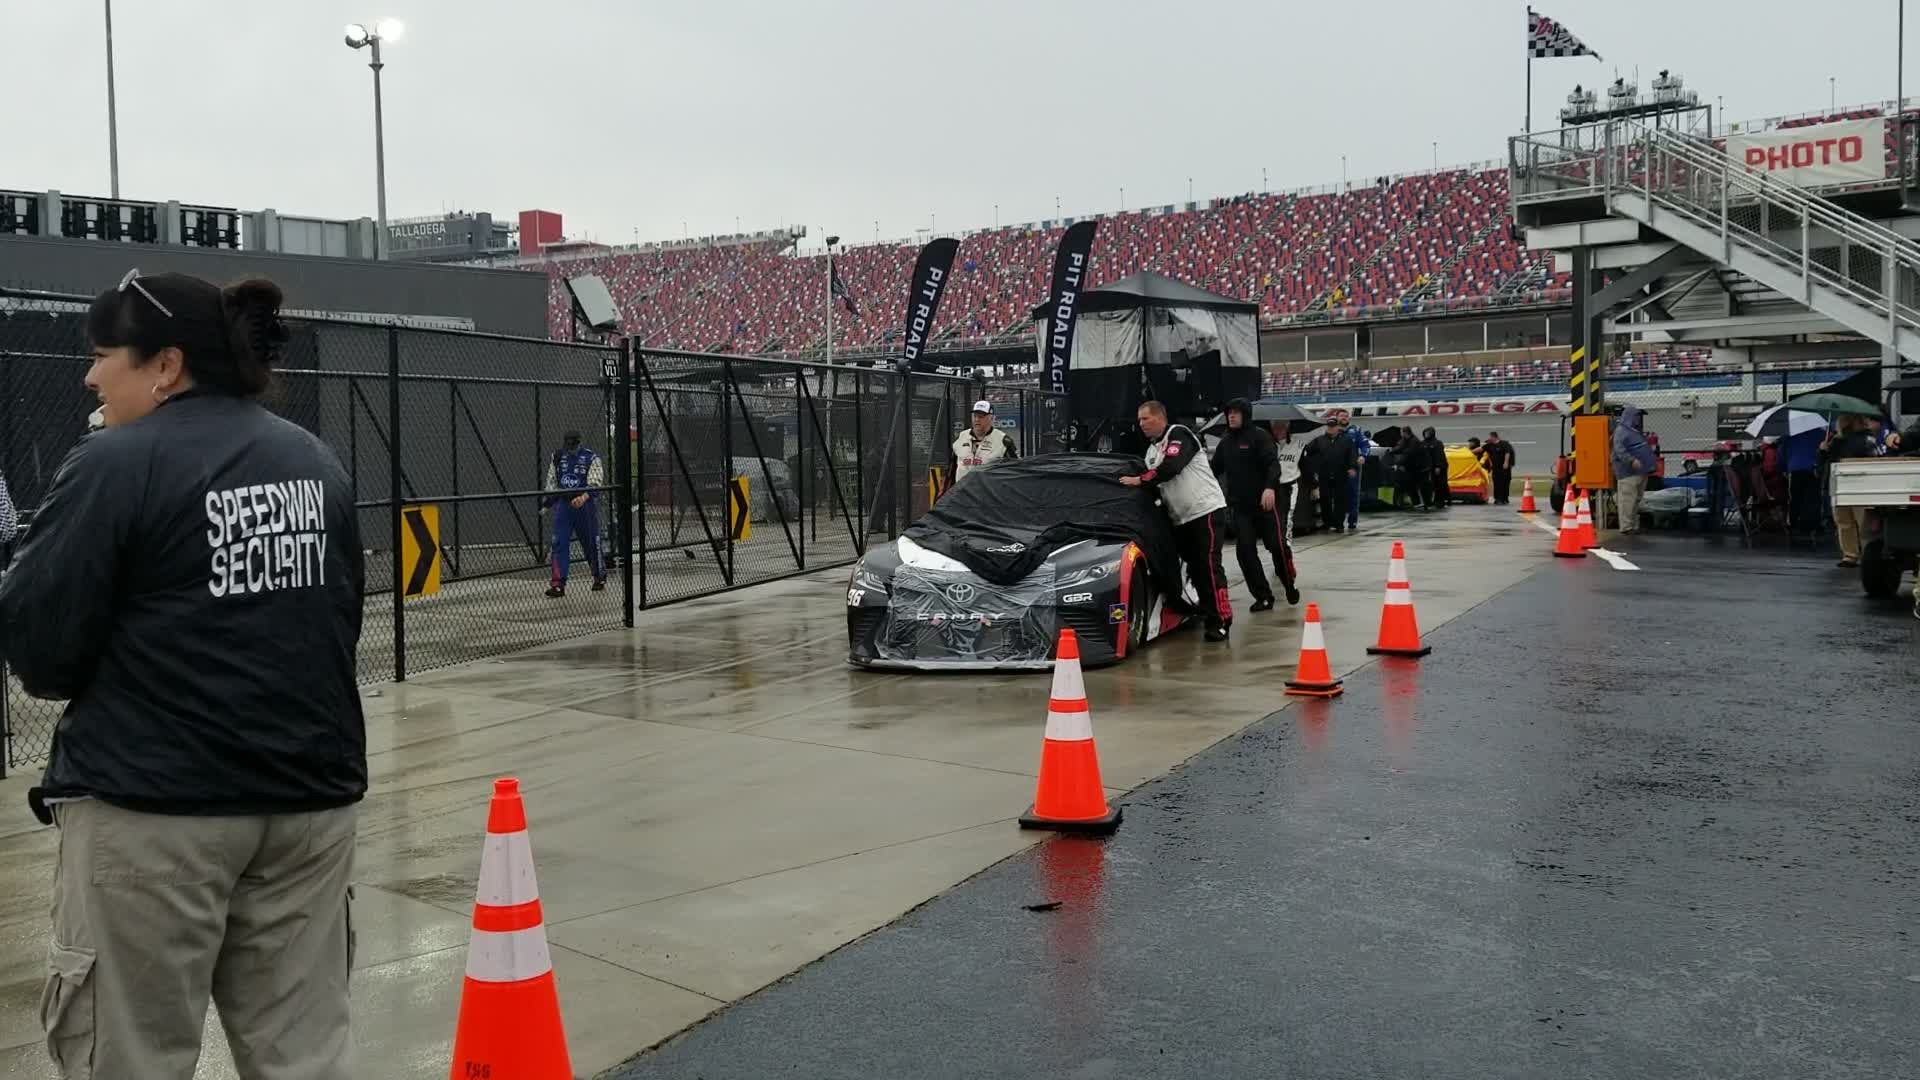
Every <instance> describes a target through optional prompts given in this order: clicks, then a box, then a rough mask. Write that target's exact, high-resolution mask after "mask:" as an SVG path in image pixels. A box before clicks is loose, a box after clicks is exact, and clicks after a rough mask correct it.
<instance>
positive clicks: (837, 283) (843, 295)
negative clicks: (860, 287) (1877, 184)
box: [827, 266, 860, 319]
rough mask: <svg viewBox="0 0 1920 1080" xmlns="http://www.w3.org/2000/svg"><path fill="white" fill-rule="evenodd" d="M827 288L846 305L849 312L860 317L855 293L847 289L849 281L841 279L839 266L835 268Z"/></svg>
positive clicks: (855, 316)
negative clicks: (854, 296)
mask: <svg viewBox="0 0 1920 1080" xmlns="http://www.w3.org/2000/svg"><path fill="white" fill-rule="evenodd" d="M827 288H828V290H829V291H830V292H831V293H832V294H833V297H834V299H836V300H838V301H840V303H842V304H843V305H845V306H846V309H847V314H849V315H851V316H853V317H854V318H856V319H857V318H859V317H860V308H859V307H858V306H857V305H856V304H854V302H853V294H852V293H850V292H848V291H847V283H846V282H844V281H841V280H840V268H839V267H838V266H835V267H834V268H833V277H832V279H831V280H830V282H829V284H828V286H827Z"/></svg>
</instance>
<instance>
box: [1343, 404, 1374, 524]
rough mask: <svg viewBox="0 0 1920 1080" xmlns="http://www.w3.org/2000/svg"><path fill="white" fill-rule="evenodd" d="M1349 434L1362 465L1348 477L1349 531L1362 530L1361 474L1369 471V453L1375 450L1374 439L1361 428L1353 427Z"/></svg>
mask: <svg viewBox="0 0 1920 1080" xmlns="http://www.w3.org/2000/svg"><path fill="white" fill-rule="evenodd" d="M1348 434H1349V435H1351V436H1352V437H1353V449H1354V452H1355V453H1356V454H1357V455H1358V458H1357V460H1358V461H1359V462H1360V467H1359V468H1357V469H1355V470H1353V475H1352V476H1349V477H1347V531H1348V532H1358V531H1360V476H1361V474H1362V473H1364V472H1366V471H1367V455H1368V454H1369V453H1371V452H1372V451H1373V440H1372V439H1371V438H1369V437H1368V436H1367V433H1366V432H1364V431H1361V430H1360V429H1359V428H1352V429H1350V430H1349V431H1348Z"/></svg>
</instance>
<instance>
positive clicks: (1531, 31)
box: [1527, 11, 1600, 60]
mask: <svg viewBox="0 0 1920 1080" xmlns="http://www.w3.org/2000/svg"><path fill="white" fill-rule="evenodd" d="M1527 55H1529V56H1537V57H1547V56H1591V57H1593V58H1594V59H1595V60H1598V59H1600V54H1599V53H1597V52H1594V51H1593V50H1592V49H1589V48H1587V46H1586V43H1585V42H1583V41H1581V40H1580V39H1579V38H1577V37H1574V36H1573V32H1572V31H1570V30H1568V29H1567V28H1566V27H1564V26H1561V25H1560V24H1559V23H1557V22H1554V21H1553V20H1552V19H1549V18H1547V17H1546V16H1545V15H1542V14H1540V13H1539V12H1537V11H1529V12H1527Z"/></svg>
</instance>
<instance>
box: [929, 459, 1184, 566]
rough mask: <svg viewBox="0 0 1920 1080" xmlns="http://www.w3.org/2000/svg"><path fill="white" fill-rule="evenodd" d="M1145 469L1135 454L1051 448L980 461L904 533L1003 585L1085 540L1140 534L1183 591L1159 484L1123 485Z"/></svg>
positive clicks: (1151, 557) (1145, 548) (1151, 558)
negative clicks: (1122, 480) (986, 463)
mask: <svg viewBox="0 0 1920 1080" xmlns="http://www.w3.org/2000/svg"><path fill="white" fill-rule="evenodd" d="M1146 471H1147V465H1146V462H1144V461H1142V460H1141V459H1140V458H1138V457H1136V456H1133V455H1131V454H1042V455H1040V456H1039V457H1031V458H1018V459H1015V460H1013V461H1003V462H1000V463H998V464H995V465H990V466H987V467H984V468H979V469H972V470H969V471H968V472H967V475H966V477H965V478H963V479H962V480H961V481H960V482H959V483H957V484H955V485H953V487H952V488H951V489H949V490H948V491H947V493H946V494H944V495H942V496H941V497H940V500H939V501H938V502H936V503H934V504H933V509H931V510H929V511H927V515H926V516H925V517H923V518H921V519H920V520H919V521H916V522H914V523H913V524H912V525H911V526H909V527H908V529H907V531H906V534H905V535H906V536H907V537H908V538H909V539H911V540H912V541H913V542H914V543H917V544H919V545H920V546H921V547H924V548H927V549H929V550H932V551H937V552H939V553H940V554H942V555H946V556H948V557H950V558H954V559H958V560H960V562H962V563H964V564H965V565H966V567H967V569H969V570H971V571H973V572H974V573H976V574H978V575H980V576H981V577H983V578H985V579H986V580H988V581H991V582H993V583H994V584H996V585H1011V584H1013V583H1014V582H1017V581H1019V580H1020V579H1021V578H1024V577H1026V576H1027V575H1028V574H1030V573H1032V572H1033V570H1034V568H1035V567H1037V566H1039V565H1040V563H1041V561H1042V560H1043V559H1045V558H1046V557H1047V556H1048V555H1050V554H1052V553H1053V552H1054V551H1056V550H1058V549H1060V548H1062V547H1065V546H1066V545H1068V544H1071V543H1074V542H1076V541H1079V540H1089V539H1094V540H1119V541H1127V540H1131V541H1133V542H1134V543H1136V544H1139V545H1140V550H1141V551H1142V552H1144V553H1145V554H1146V556H1147V567H1148V570H1149V572H1150V573H1152V575H1153V577H1154V580H1155V582H1156V584H1158V585H1159V586H1160V588H1161V589H1162V591H1163V592H1165V593H1167V594H1169V595H1172V596H1179V595H1180V562H1179V554H1178V552H1177V551H1176V550H1175V548H1174V545H1173V525H1172V523H1171V522H1169V521H1168V520H1167V515H1166V512H1165V511H1164V510H1162V509H1160V507H1159V505H1158V502H1157V499H1156V497H1155V496H1154V494H1153V492H1152V490H1151V489H1148V488H1144V487H1127V486H1126V485H1124V484H1122V483H1120V478H1121V477H1123V476H1138V475H1139V474H1141V473H1143V472H1146Z"/></svg>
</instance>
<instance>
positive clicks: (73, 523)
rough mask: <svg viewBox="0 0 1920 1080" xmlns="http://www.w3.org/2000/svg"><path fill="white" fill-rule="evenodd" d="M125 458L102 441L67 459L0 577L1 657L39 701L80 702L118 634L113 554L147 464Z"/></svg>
mask: <svg viewBox="0 0 1920 1080" xmlns="http://www.w3.org/2000/svg"><path fill="white" fill-rule="evenodd" d="M119 456H120V455H115V454H113V453H111V452H110V450H109V449H107V448H106V444H105V443H104V441H103V440H101V439H100V437H99V436H92V437H89V438H86V439H83V440H81V442H80V444H79V445H78V446H76V447H74V448H73V450H72V451H71V452H70V453H68V454H67V459H66V461H64V462H62V463H61V465H60V470H59V472H58V473H56V474H55V475H54V478H53V484H52V486H51V487H49V488H48V490H47V495H46V498H45V499H43V500H42V501H41V503H40V508H39V510H38V512H36V513H35V514H34V518H33V528H32V529H29V530H28V531H27V540H26V543H25V544H23V545H21V548H20V551H19V554H18V555H17V556H16V557H15V558H14V561H13V567H12V569H11V570H10V571H8V573H7V574H6V576H5V578H4V579H0V656H4V657H5V659H6V662H7V666H8V667H10V668H12V669H13V673H14V674H15V675H17V676H19V678H20V684H21V685H22V686H23V687H25V688H26V691H27V693H29V694H32V695H33V696H34V697H39V698H56V699H57V698H74V697H78V696H79V695H80V693H81V692H82V691H83V690H84V689H85V688H86V686H87V684H88V682H90V681H91V679H92V676H93V672H94V669H95V668H96V667H97V666H98V665H99V662H100V657H101V655H102V654H103V653H104V652H105V651H106V646H107V639H108V636H109V635H110V634H111V633H112V632H113V613H114V598H115V596H116V595H117V594H118V593H119V591H120V589H119V585H120V583H119V582H118V581H117V580H116V574H117V566H118V563H119V559H118V557H117V554H118V552H119V550H120V549H121V548H122V547H123V546H124V545H125V544H126V543H127V542H128V540H129V537H130V534H131V532H132V523H133V522H134V521H135V520H136V517H137V515H138V513H139V503H140V500H141V494H142V492H143V491H144V490H145V479H144V478H145V463H143V462H137V461H117V460H115V458H117V457H119Z"/></svg>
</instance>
